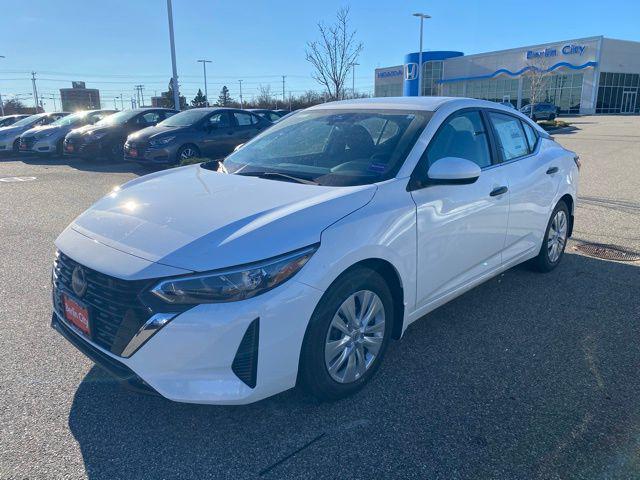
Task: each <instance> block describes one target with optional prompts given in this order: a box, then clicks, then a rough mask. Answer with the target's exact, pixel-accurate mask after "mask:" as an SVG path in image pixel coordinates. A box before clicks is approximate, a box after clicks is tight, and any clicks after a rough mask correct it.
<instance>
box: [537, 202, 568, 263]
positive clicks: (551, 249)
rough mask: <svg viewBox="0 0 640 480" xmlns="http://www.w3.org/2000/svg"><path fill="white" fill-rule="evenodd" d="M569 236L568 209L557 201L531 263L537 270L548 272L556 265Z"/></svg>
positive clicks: (560, 258)
mask: <svg viewBox="0 0 640 480" xmlns="http://www.w3.org/2000/svg"><path fill="white" fill-rule="evenodd" d="M568 236H569V209H568V208H567V205H566V204H565V203H564V202H559V203H558V204H557V205H556V208H555V209H554V210H553V213H552V214H551V218H550V219H549V223H548V224H547V230H546V232H545V235H544V239H543V241H542V247H540V252H539V253H538V256H537V257H536V258H534V259H533V260H532V265H533V266H534V268H535V269H536V270H538V271H539V272H550V271H551V270H553V269H554V268H556V267H557V266H558V264H559V263H560V260H562V256H563V255H564V249H565V247H566V246H567V238H568Z"/></svg>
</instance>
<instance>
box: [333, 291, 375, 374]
mask: <svg viewBox="0 0 640 480" xmlns="http://www.w3.org/2000/svg"><path fill="white" fill-rule="evenodd" d="M384 333H385V310H384V305H383V303H382V300H380V297H379V296H378V295H377V294H375V293H374V292H372V291H370V290H360V291H358V292H355V293H353V294H352V295H350V296H349V297H348V298H347V299H346V300H345V301H344V302H343V303H342V305H340V308H338V311H337V312H336V313H335V314H334V316H333V319H332V321H331V324H330V325H329V330H328V332H327V337H326V341H325V347H324V354H325V366H326V367H327V371H328V372H329V375H331V378H333V379H334V380H335V381H336V382H338V383H351V382H355V381H356V380H358V379H360V378H362V376H363V375H364V374H365V372H366V371H367V370H368V369H369V368H370V367H371V366H372V365H373V364H374V362H375V361H376V359H377V357H378V353H379V351H380V348H381V347H382V343H383V341H384Z"/></svg>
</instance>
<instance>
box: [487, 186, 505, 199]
mask: <svg viewBox="0 0 640 480" xmlns="http://www.w3.org/2000/svg"><path fill="white" fill-rule="evenodd" d="M507 190H509V189H508V188H507V187H506V186H502V187H498V188H494V189H493V190H491V193H490V194H489V195H490V196H492V197H497V196H498V195H502V194H503V193H507Z"/></svg>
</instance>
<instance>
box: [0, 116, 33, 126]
mask: <svg viewBox="0 0 640 480" xmlns="http://www.w3.org/2000/svg"><path fill="white" fill-rule="evenodd" d="M30 116H31V115H26V114H19V115H5V116H4V117H0V128H2V127H8V126H9V125H13V124H14V123H16V122H17V121H18V120H22V119H23V118H27V117H30Z"/></svg>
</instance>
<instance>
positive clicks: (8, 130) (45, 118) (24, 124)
mask: <svg viewBox="0 0 640 480" xmlns="http://www.w3.org/2000/svg"><path fill="white" fill-rule="evenodd" d="M67 115H69V112H55V113H37V114H35V115H31V116H29V117H27V118H23V119H22V120H18V121H17V122H16V123H14V124H13V125H11V126H9V127H4V128H0V152H11V151H13V152H17V151H18V147H19V142H20V135H22V134H23V133H24V132H26V131H27V130H30V129H32V128H33V127H37V126H39V125H49V124H50V123H53V122H55V121H56V120H58V119H60V118H62V117H66V116H67Z"/></svg>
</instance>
